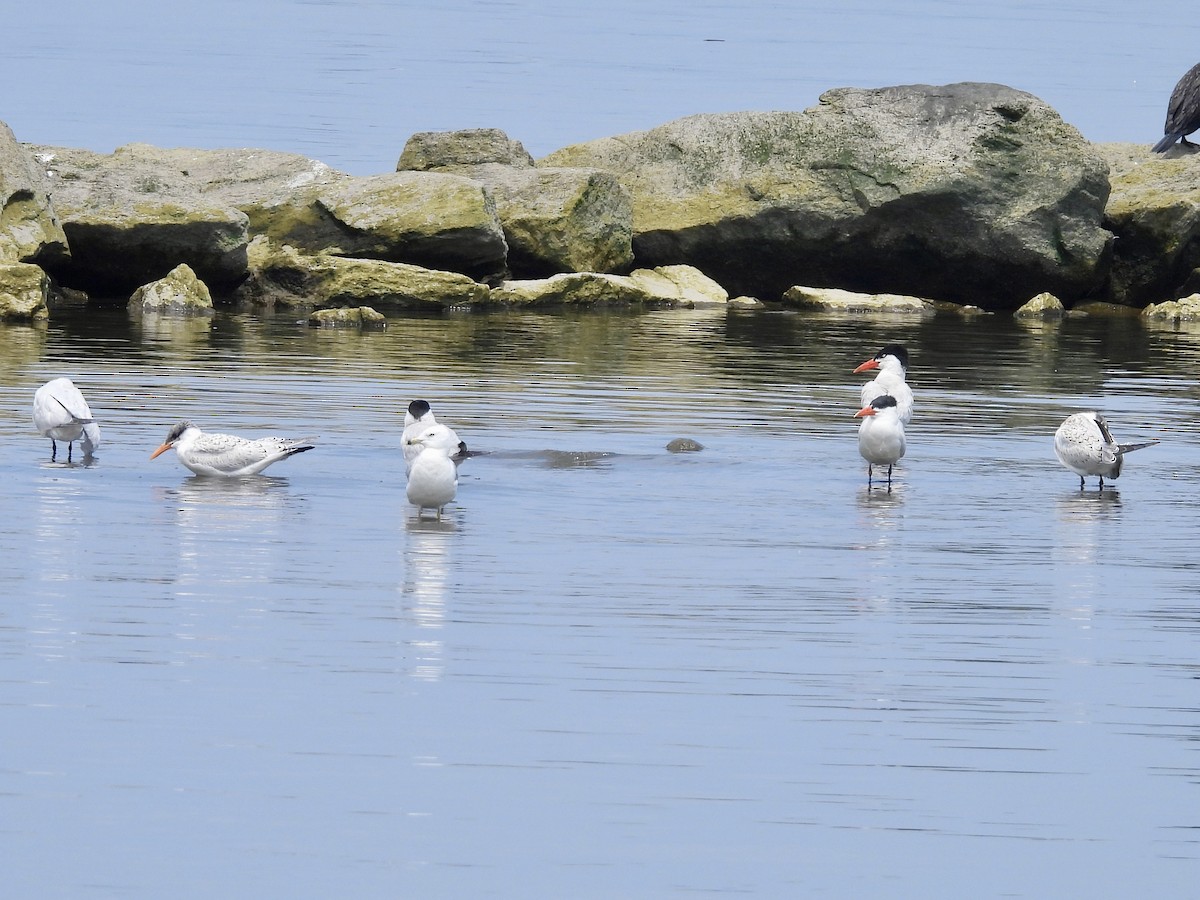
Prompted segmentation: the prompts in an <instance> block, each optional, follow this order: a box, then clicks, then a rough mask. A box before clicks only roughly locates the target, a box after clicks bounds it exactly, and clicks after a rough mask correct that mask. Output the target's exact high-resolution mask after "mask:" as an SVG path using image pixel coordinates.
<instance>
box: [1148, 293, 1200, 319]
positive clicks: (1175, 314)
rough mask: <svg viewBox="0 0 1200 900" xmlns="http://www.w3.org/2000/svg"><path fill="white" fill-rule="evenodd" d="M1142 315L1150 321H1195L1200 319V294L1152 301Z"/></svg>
mask: <svg viewBox="0 0 1200 900" xmlns="http://www.w3.org/2000/svg"><path fill="white" fill-rule="evenodd" d="M1141 315H1142V318H1143V319H1145V320H1147V321H1150V322H1195V321H1197V320H1200V294H1192V295H1190V296H1188V297H1180V298H1179V299H1178V300H1166V301H1164V302H1162V303H1151V304H1150V305H1149V306H1147V307H1146V308H1145V309H1143V310H1142V313H1141Z"/></svg>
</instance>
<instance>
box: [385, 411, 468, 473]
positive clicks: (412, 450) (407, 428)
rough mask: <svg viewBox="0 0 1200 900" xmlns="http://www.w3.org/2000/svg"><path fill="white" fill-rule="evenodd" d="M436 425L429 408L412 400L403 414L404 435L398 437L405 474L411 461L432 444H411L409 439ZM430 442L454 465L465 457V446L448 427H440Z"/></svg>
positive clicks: (409, 468) (409, 469) (410, 466)
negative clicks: (439, 448)
mask: <svg viewBox="0 0 1200 900" xmlns="http://www.w3.org/2000/svg"><path fill="white" fill-rule="evenodd" d="M437 424H439V423H438V421H437V419H435V418H434V416H433V410H431V409H430V408H429V404H428V403H427V402H426V401H424V400H414V401H412V403H410V404H408V410H407V411H406V412H405V413H404V433H403V434H402V435H401V436H400V444H401V449H402V450H403V453H404V471H405V472H409V471H411V469H412V464H413V460H415V459H416V458H417V456H418V454H420V453H421V451H422V449H423V448H424V447H427V446H433V444H429V443H424V444H416V443H412V442H410V440H409V439H410V438H414V437H417V436H418V435H420V434H422V433H423V432H424V431H426V430H427V429H428V428H430V427H431V426H433V425H437ZM431 440H433V441H436V446H439V447H441V448H442V449H443V450H445V451H446V455H447V456H448V457H450V459H451V460H452V461H453V462H454V463H456V464H457V463H459V462H461V461H462V460H463V459H465V458H466V456H467V445H466V444H465V443H464V442H463V441H460V440H459V439H458V435H457V434H455V433H454V429H453V428H451V427H450V426H449V425H442V429H441V430H439V431H438V435H437V437H436V438H432V439H431Z"/></svg>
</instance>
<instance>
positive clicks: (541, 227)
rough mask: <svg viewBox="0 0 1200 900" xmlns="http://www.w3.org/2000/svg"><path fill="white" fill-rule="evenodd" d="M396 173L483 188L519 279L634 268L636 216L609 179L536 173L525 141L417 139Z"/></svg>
mask: <svg viewBox="0 0 1200 900" xmlns="http://www.w3.org/2000/svg"><path fill="white" fill-rule="evenodd" d="M396 168H397V169H398V170H407V169H413V170H419V171H427V172H428V171H436V172H445V173H453V174H457V175H461V176H464V177H467V178H471V179H473V180H474V181H477V182H479V183H480V184H482V185H484V187H486V188H487V190H488V191H489V193H490V194H491V196H492V197H493V198H494V199H495V202H496V214H497V215H498V216H499V219H500V224H501V226H502V227H503V229H504V238H505V241H506V242H507V244H508V269H509V272H510V277H512V278H514V279H529V278H538V277H544V276H547V275H553V274H556V273H560V272H616V271H620V270H624V269H627V268H628V267H629V266H630V265H632V264H633V211H632V207H631V205H630V202H629V195H628V194H627V193H626V192H625V189H624V188H623V187H621V184H620V182H619V181H618V179H617V177H616V176H615V175H613V174H612V173H610V172H605V171H602V170H599V169H593V168H565V167H563V168H550V167H541V168H537V169H535V168H534V167H533V158H532V157H531V156H530V155H529V153H528V152H527V151H526V150H525V148H524V147H523V146H521V144H520V142H518V141H514V140H511V139H510V138H509V137H508V136H507V135H506V134H505V133H504V132H503V131H500V130H498V129H494V128H484V129H471V130H465V131H452V132H422V133H420V134H415V135H413V136H412V137H411V138H409V141H408V143H407V144H406V145H405V147H404V152H403V153H402V154H401V155H400V160H399V162H398V163H397V164H396Z"/></svg>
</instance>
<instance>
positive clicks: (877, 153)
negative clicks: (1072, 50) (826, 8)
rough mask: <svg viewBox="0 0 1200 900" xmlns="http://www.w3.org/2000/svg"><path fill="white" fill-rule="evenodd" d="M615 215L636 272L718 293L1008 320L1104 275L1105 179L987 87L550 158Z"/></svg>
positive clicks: (855, 104)
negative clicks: (844, 293) (619, 214)
mask: <svg viewBox="0 0 1200 900" xmlns="http://www.w3.org/2000/svg"><path fill="white" fill-rule="evenodd" d="M539 164H540V165H545V166H554V167H558V166H584V167H596V168H602V169H607V170H609V171H611V172H613V173H614V174H616V175H617V177H618V178H619V179H620V180H621V183H622V184H623V185H624V186H625V187H626V189H627V190H628V191H629V192H630V195H631V197H632V200H633V226H634V238H633V244H634V252H635V255H636V257H637V261H638V263H639V264H640V265H650V266H654V265H662V264H667V263H678V262H686V263H690V264H692V265H695V266H697V267H698V268H700V269H702V270H703V271H705V272H706V273H707V274H709V275H710V276H712V277H713V278H715V279H716V280H717V281H718V282H720V283H721V284H722V285H724V286H725V287H726V288H728V289H729V290H730V291H731V292H734V293H748V294H753V295H757V296H762V297H764V298H766V299H769V300H774V299H777V298H778V297H779V296H780V295H781V294H782V293H783V291H785V290H786V289H787V288H788V287H790V286H791V285H794V284H810V285H817V286H835V287H843V288H848V289H852V290H858V291H865V292H872V293H902V294H910V295H916V296H922V297H929V298H932V299H940V300H951V301H956V302H971V303H976V304H979V305H982V306H987V307H990V308H1015V307H1016V306H1019V305H1020V304H1021V303H1024V302H1025V301H1026V300H1028V299H1029V297H1031V296H1033V295H1034V294H1037V293H1039V292H1040V291H1043V290H1050V291H1053V292H1055V293H1056V294H1058V295H1059V296H1062V297H1064V298H1078V297H1081V296H1084V295H1087V294H1088V293H1090V292H1092V291H1094V290H1096V289H1097V287H1098V286H1099V285H1100V284H1101V282H1102V281H1103V279H1104V277H1105V275H1106V268H1107V265H1108V259H1109V243H1110V240H1111V238H1110V235H1109V234H1108V233H1107V232H1106V231H1104V230H1103V228H1101V219H1102V215H1103V210H1104V203H1105V200H1106V199H1107V197H1108V181H1107V167H1106V165H1105V163H1104V161H1103V160H1102V159H1101V158H1100V157H1099V156H1098V155H1097V154H1096V153H1095V152H1094V150H1093V149H1092V147H1091V145H1090V144H1088V143H1087V142H1086V141H1084V140H1083V138H1082V137H1081V136H1080V135H1079V133H1078V132H1077V131H1076V130H1075V129H1074V128H1072V127H1071V126H1069V125H1066V124H1065V123H1064V122H1063V121H1062V119H1061V118H1060V117H1059V116H1058V115H1057V113H1055V112H1054V110H1052V109H1051V108H1050V107H1049V106H1047V105H1046V104H1045V103H1043V102H1042V101H1040V100H1038V99H1037V98H1036V97H1033V96H1031V95H1029V94H1026V93H1023V92H1020V91H1016V90H1012V89H1011V88H1007V87H1004V86H1002V85H993V84H954V85H947V86H942V87H936V86H929V85H909V86H901V87H893V88H883V89H878V90H855V89H841V90H834V91H829V92H827V93H825V94H824V95H822V97H821V102H820V105H818V106H816V107H814V108H812V109H809V110H806V111H805V112H773V113H730V114H724V115H700V116H692V117H690V118H686V119H680V120H678V121H675V122H671V123H668V124H666V125H663V126H660V127H659V128H655V129H653V130H651V131H647V132H640V133H636V134H628V135H622V136H619V137H613V138H606V139H603V140H599V141H593V142H590V143H587V144H580V145H576V146H573V147H567V148H565V149H563V150H560V151H558V152H556V153H552V154H550V156H548V157H546V158H544V159H542V160H540V162H539Z"/></svg>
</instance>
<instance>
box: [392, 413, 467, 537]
mask: <svg viewBox="0 0 1200 900" xmlns="http://www.w3.org/2000/svg"><path fill="white" fill-rule="evenodd" d="M446 432H450V434H451V435H453V433H454V432H452V431H451V430H450V429H449V428H448V427H447V426H445V425H438V424H433V425H430V426H429V427H428V428H425V429H424V430H423V431H421V432H419V433H417V434H412V435H410V436H409V437H408V438H406V439H405V441H404V449H405V452H406V453H407V452H408V450H409V448H410V447H411V448H414V449H415V450H416V453H415V455H414V456H413V459H412V463H411V464H410V465H409V468H408V485H407V487H406V488H405V495H406V496H407V497H408V502H409V503H411V504H412V505H413V506H415V507H416V508H417V516H418V517H419V516H420V515H421V511H422V510H426V509H432V510H436V511H437V516H438V518H439V519H440V518H441V517H442V508H443V507H444V506H445V505H446V504H447V503H449V502H450V501H451V500H453V499H454V498H455V496H456V495H457V494H458V466H457V465H455V463H454V460H453V459H451V458H450V454H449V452H447V450H446V446H447V442H448V441H449V438H448V437H447V435H446Z"/></svg>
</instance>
